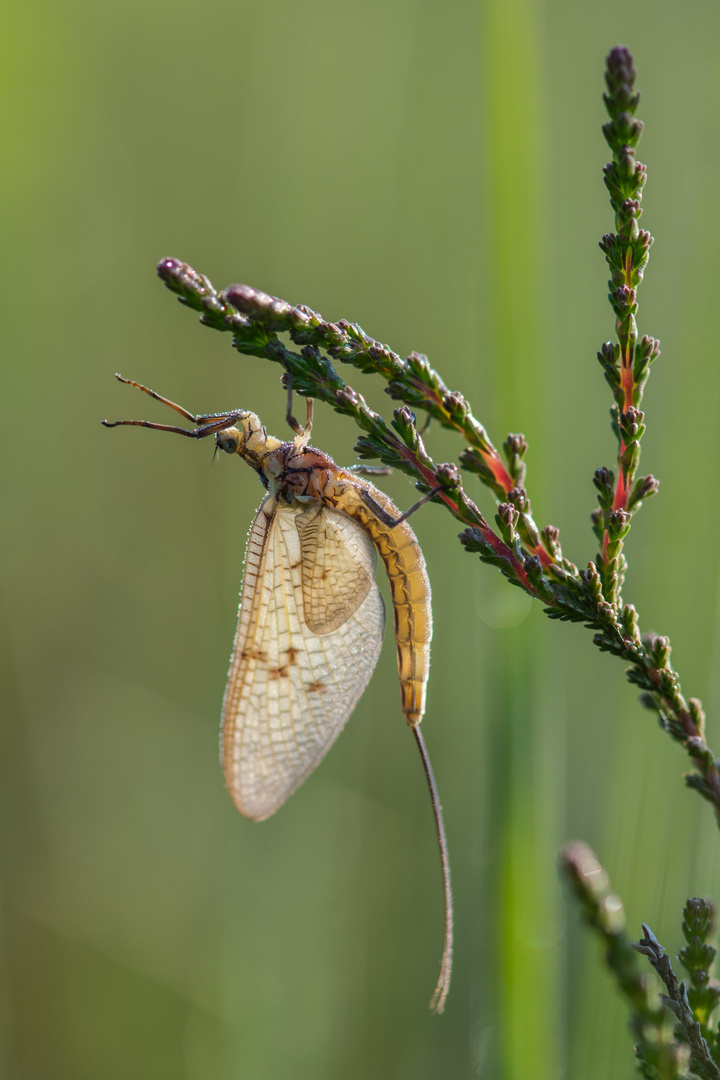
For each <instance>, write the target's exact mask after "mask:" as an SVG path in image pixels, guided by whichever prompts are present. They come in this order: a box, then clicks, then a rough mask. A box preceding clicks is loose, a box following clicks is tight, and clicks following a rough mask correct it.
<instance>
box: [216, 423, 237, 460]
mask: <svg viewBox="0 0 720 1080" xmlns="http://www.w3.org/2000/svg"><path fill="white" fill-rule="evenodd" d="M215 445H216V446H217V448H218V450H224V451H225V453H226V454H237V452H238V447H239V445H240V436H239V433H238V432H237V431H236V430H235V429H234V428H226V429H225V430H224V431H218V433H217V435H216V436H215Z"/></svg>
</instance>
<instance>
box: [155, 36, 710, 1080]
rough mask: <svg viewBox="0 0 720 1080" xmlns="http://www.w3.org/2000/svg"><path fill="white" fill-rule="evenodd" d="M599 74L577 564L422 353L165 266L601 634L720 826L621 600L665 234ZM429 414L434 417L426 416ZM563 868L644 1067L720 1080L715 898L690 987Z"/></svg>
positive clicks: (600, 889) (589, 858) (587, 867)
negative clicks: (608, 439)
mask: <svg viewBox="0 0 720 1080" xmlns="http://www.w3.org/2000/svg"><path fill="white" fill-rule="evenodd" d="M605 80H606V85H607V92H606V93H605V95H604V101H605V105H606V108H607V112H608V114H609V120H608V122H607V123H606V124H605V125H604V127H603V133H604V135H605V138H606V140H607V143H608V145H609V147H610V150H611V153H612V160H611V161H610V162H609V163H608V164H606V165H605V167H604V180H605V185H606V188H607V191H608V193H609V196H610V204H611V206H612V210H613V213H614V231H613V232H608V233H607V234H606V235H604V236H603V237H602V239H601V241H600V247H601V249H602V251H603V253H604V256H605V259H606V261H607V265H608V267H609V272H610V280H609V300H610V305H611V307H612V310H613V315H614V323H615V340H614V341H608V342H605V343H604V344H603V345H602V346H601V348H600V350H599V352H598V354H597V358H598V361H599V363H600V366H601V368H602V371H603V374H604V376H605V379H606V381H607V383H608V385H609V387H610V392H611V397H612V406H611V427H612V433H613V437H614V440H615V444H616V453H615V461H614V465H613V467H612V468H610V467H606V466H601V467H599V468H597V469H596V471H595V474H594V476H593V484H594V486H595V489H596V492H597V507H596V508H595V510H594V511H593V512H592V515H591V521H592V530H593V533H594V536H595V539H596V541H597V551H596V553H595V555H594V557H593V558H592V559H590V560H587V561H585V562H584V565H583V566H582V567H580V566H578V565H576V564H575V563H573V562H571V561H570V560H569V559H568V558H566V557H565V556H564V555H563V551H562V548H561V543H560V533H559V530H558V528H556V527H555V526H553V525H550V524H547V525H542V526H539V525H538V524H536V522H535V520H534V517H533V513H532V508H531V492H530V489H529V483H528V479H527V458H528V446H527V443H526V441H525V439H524V437H523V436H522V435H521V434H512V433H511V434H508V435H507V436H506V437H505V439H504V440H503V441H502V443H501V449H500V450H498V449H497V448H496V445H495V444H494V443H493V441H491V438H490V436H489V434H488V432H487V431H486V429H485V427H484V426H483V424H482V423H481V422H480V421H479V420H478V419H477V418H476V417H475V415H474V414H473V411H472V409H471V406H470V403H469V402H468V401H467V399H466V398H465V397H464V396H463V395H462V393H460V392H459V391H458V390H455V389H452V388H450V387H449V386H448V385H447V384H446V383H445V382H444V381H443V379H442V377H441V375H440V374H439V373H438V372H437V371H436V370H435V369H434V368H433V367H432V366H431V364H430V362H429V360H428V358H427V357H426V356H424V355H422V354H420V353H411V354H410V355H409V356H408V357H406V358H402V357H400V356H399V355H398V354H397V353H396V352H394V351H393V350H392V349H391V348H389V346H387V345H384V344H381V343H380V342H378V341H376V340H375V339H374V338H373V337H372V336H371V335H369V334H367V333H366V332H365V331H364V330H363V329H362V328H361V327H360V326H358V325H357V324H356V323H352V322H349V321H347V320H344V319H343V320H340V321H338V322H328V321H326V320H325V319H324V318H323V317H322V316H321V315H320V314H318V313H317V312H315V311H313V310H312V309H311V308H309V307H307V306H305V305H297V306H294V305H292V304H290V303H288V302H286V301H284V300H281V299H278V298H276V297H273V296H269V295H267V294H266V293H264V292H261V291H259V290H258V289H255V288H252V287H250V286H248V285H231V286H229V287H228V288H226V289H224V290H221V291H218V290H216V289H215V288H214V286H213V285H212V283H211V282H210V280H209V279H208V278H207V277H205V276H204V275H203V274H201V273H198V272H197V271H195V270H194V269H192V267H190V266H188V265H187V264H186V263H183V262H181V261H179V260H177V259H172V258H167V259H163V260H162V261H161V262H160V264H159V266H158V274H159V276H160V278H161V279H162V281H163V282H164V283H165V285H166V286H167V287H168V288H169V289H170V290H171V291H172V292H174V293H175V294H176V295H177V296H178V298H179V300H180V301H181V303H182V304H183V305H184V306H186V307H188V308H190V309H192V310H194V311H196V312H198V313H199V315H200V321H201V323H202V324H203V325H205V326H208V327H210V328H211V329H214V330H220V331H224V332H226V333H229V334H230V335H231V340H232V344H233V346H234V348H235V349H237V350H238V351H239V352H240V353H242V354H244V355H246V356H251V357H257V358H260V359H263V360H271V361H273V362H275V363H277V364H279V365H280V366H281V368H282V370H283V372H284V375H285V380H286V385H290V386H291V387H292V390H293V391H294V392H295V393H297V394H299V395H302V396H305V397H308V398H314V399H316V400H318V401H321V402H324V403H325V404H328V405H330V406H331V407H332V408H333V409H334V410H335V411H336V412H338V413H340V414H342V415H344V416H347V417H348V418H350V419H352V420H353V421H354V422H355V423H356V424H357V425H358V426H359V428H360V429H361V431H362V435H361V436H360V437H359V438H358V440H357V443H356V452H357V454H358V455H359V457H360V458H361V459H363V460H364V461H376V462H378V461H379V462H380V464H381V465H382V466H386V467H390V468H393V469H397V470H400V471H401V472H403V473H405V474H406V475H407V476H409V477H410V478H411V479H412V480H413V481H414V483H415V485H416V488H417V490H418V492H419V493H420V494H421V495H423V496H426V497H427V498H429V499H431V500H432V501H434V502H435V503H438V504H442V505H444V507H445V508H446V510H447V511H448V512H449V514H450V515H451V516H452V517H453V518H455V520H456V521H457V522H458V523H459V524H460V525H461V526H462V531H461V532H460V534H459V541H460V544H461V545H462V547H463V548H464V550H465V551H466V552H467V553H468V554H469V555H477V556H478V557H479V559H480V560H481V561H482V562H483V563H486V564H488V565H489V566H491V567H494V568H495V569H497V570H499V571H500V573H501V574H502V575H503V576H504V577H505V578H506V579H507V581H508V582H509V583H510V584H511V585H513V586H515V587H516V588H520V589H522V590H523V591H524V592H526V593H527V594H528V595H529V596H530V597H531V598H532V599H534V600H537V601H539V602H540V603H541V604H542V606H543V610H544V612H545V614H546V615H547V616H548V617H549V618H550V619H556V620H563V621H569V622H576V623H581V624H582V625H583V626H584V627H585V628H587V629H588V630H590V631H592V635H593V636H592V641H593V644H594V645H595V646H597V648H598V649H600V650H601V651H603V652H606V653H609V654H611V655H612V656H615V657H618V658H619V659H620V660H622V661H623V662H624V664H625V665H626V669H625V670H626V675H627V678H628V679H629V681H630V682H631V683H632V684H633V685H634V686H637V687H638V689H639V691H640V702H641V703H642V705H643V706H644V707H645V708H646V709H648V710H650V711H651V712H652V713H654V714H655V716H656V718H657V720H658V721H659V726H660V728H661V729H662V730H663V731H664V732H665V733H666V734H667V735H668V736H669V737H670V738H671V739H673V740H674V741H675V742H676V743H678V744H679V745H680V746H681V747H682V749H683V750H684V751H685V753H686V754H687V755H688V757H689V758H690V771H689V772H688V773H687V774H686V775H685V778H684V779H685V783H686V784H687V785H688V786H689V787H690V788H692V789H694V790H695V791H697V792H698V794H699V795H700V796H701V797H702V798H703V799H705V800H706V801H708V802H709V803H711V804H712V806H713V808H714V811H715V815H716V818H717V819H718V821H719V822H720V771H719V768H718V763H717V762H716V760H715V755H714V754H713V752H712V750H711V749H710V747H709V746H708V743H707V740H706V736H705V722H704V714H703V709H702V705H701V703H700V701H699V700H698V699H696V698H692V697H689V698H686V697H685V695H684V694H683V691H682V689H681V684H680V676H679V674H678V672H677V671H675V670H674V668H673V667H672V665H671V659H670V658H671V647H670V641H669V639H668V637H666V636H661V635H657V634H647V633H643V631H642V629H641V620H640V615H639V613H638V611H637V610H636V609H635V607H634V606H633V605H632V604H631V603H629V602H628V601H626V599H625V598H624V595H623V585H624V579H625V572H626V566H627V556H626V544H627V540H628V537H629V533H630V529H631V525H632V522H633V518H634V516H635V514H637V513H638V511H639V510H640V508H641V507H642V505H643V503H644V502H645V501H646V500H647V499H649V498H650V497H651V496H652V495H655V494H656V493H657V491H658V481H657V480H656V479H655V477H654V476H653V475H651V474H647V475H642V474H641V473H640V452H641V442H642V438H643V435H644V433H645V430H646V425H645V415H644V413H643V411H642V408H641V405H642V398H643V391H644V388H645V385H646V382H647V379H648V377H649V375H650V370H651V366H652V365H653V363H654V361H655V360H656V359H657V357H658V356H659V354H660V349H659V343H658V341H657V340H655V339H654V338H653V337H650V336H649V335H646V334H643V335H640V332H639V330H638V322H637V315H638V290H639V287H640V285H641V283H642V281H643V276H644V273H645V269H646V267H647V265H648V259H649V254H650V248H651V246H652V243H653V238H652V236H651V235H650V233H649V232H647V231H646V230H645V229H643V228H641V227H640V218H641V215H642V199H643V191H644V187H645V182H646V176H647V174H646V168H645V166H644V165H643V164H641V163H640V162H639V161H638V160H637V158H636V150H637V146H638V142H639V139H640V136H641V133H642V128H643V125H642V122H641V121H640V120H639V119H637V117H636V115H635V114H636V111H637V107H638V102H639V94H638V93H637V91H636V89H635V70H634V67H633V60H632V56H631V55H630V52H629V51H628V50H627V49H626V48H624V47H622V46H618V47H616V48H614V49H613V50H612V51H611V52H610V54H609V56H608V58H607V68H606V72H605ZM341 365H345V366H347V367H354V368H356V369H357V371H358V372H359V373H360V374H374V375H380V376H381V377H382V378H383V379H384V380H385V381H386V383H387V386H386V392H387V393H388V395H389V396H390V397H391V398H392V399H393V400H394V401H396V402H398V403H400V404H399V407H398V408H396V409H395V410H394V412H393V415H392V418H391V419H390V421H389V422H388V421H387V420H386V419H385V418H384V417H383V416H381V415H380V414H379V413H378V412H376V411H374V410H373V409H371V408H370V407H369V406H368V404H367V403H366V401H365V399H364V398H363V396H362V394H361V393H359V392H358V390H356V389H355V388H354V387H353V386H350V385H349V384H348V383H347V382H346V381H345V380H344V379H343V377H342V376H341V374H340V370H341ZM418 414H423V423H422V424H419V423H418V422H417V415H418ZM432 423H436V424H440V425H441V426H442V427H445V428H448V429H451V430H453V431H454V432H456V433H457V435H458V436H459V437H460V440H461V441H462V442H464V444H465V446H464V447H463V448H462V449H461V450H460V451H459V453H458V456H457V460H456V461H452V462H442V463H437V462H435V461H434V459H433V458H432V457H431V455H430V452H429V450H428V448H427V445H426V442H427V443H429V442H430V439H431V437H432ZM428 425H430V432H429V436H427V437H426V431H427V429H428ZM477 481H479V482H480V483H481V484H482V485H484V486H485V487H486V488H489V490H490V492H491V494H492V496H493V497H494V499H495V500H496V506H495V510H494V513H493V514H492V517H490V516H486V514H485V513H483V511H482V510H481V509H480V507H479V506H478V505H477V503H476V501H475V499H474V498H473V497H472V496H471V494H470V493H469V490H468V489H469V487H470V486H471V485H473V484H474V483H476V482H477ZM560 867H561V872H562V874H563V876H564V877H565V879H566V880H567V881H568V883H569V886H570V889H571V892H572V894H573V895H574V896H575V897H576V898H577V901H578V904H579V906H580V908H581V911H582V913H583V915H584V918H585V920H586V922H587V924H588V926H589V927H590V928H591V929H592V930H593V932H594V933H595V934H596V935H597V936H598V937H599V938H600V940H601V941H602V943H603V947H604V951H605V957H606V962H607V965H608V968H609V970H610V972H611V973H612V975H613V977H614V979H615V981H616V984H617V987H618V989H619V992H620V993H621V994H622V995H623V997H624V999H625V1000H626V1002H627V1005H628V1009H629V1013H630V1028H631V1031H632V1034H633V1038H634V1040H635V1051H636V1058H637V1064H638V1068H639V1070H640V1072H641V1073H642V1074H643V1075H644V1076H646V1077H653V1078H662V1080H666V1078H667V1080H670V1078H674V1077H693V1076H696V1077H702V1078H720V1036H719V1034H718V1031H717V1026H716V1027H715V1028H713V1026H712V1013H713V1010H714V1009H715V1008H716V1006H717V1003H718V998H719V997H720V988H718V986H717V984H716V983H715V982H714V980H713V978H712V976H711V968H712V964H713V961H714V958H715V949H714V947H713V946H712V944H711V943H710V939H711V938H712V936H713V933H714V909H713V907H712V905H711V904H710V903H709V902H707V901H706V900H702V899H697V898H695V899H690V900H688V901H687V904H686V906H685V908H684V911H683V923H682V932H683V935H684V938H685V942H686V944H685V947H684V948H683V949H682V950H681V952H680V953H679V960H680V963H681V964H682V966H683V967H684V968H685V970H686V972H687V981H679V980H678V978H677V976H676V975H675V973H674V971H673V968H672V965H671V963H670V959H669V956H668V954H667V952H666V951H665V949H664V948H663V947H662V946H661V945H660V943H659V942H658V941H657V939H656V938H655V936H654V935H653V933H652V931H651V930H650V929H649V927H647V926H646V925H645V924H642V937H641V938H640V940H639V941H638V942H635V943H633V942H632V941H631V940H630V938H629V937H628V935H627V932H626V928H625V916H624V914H623V907H622V903H621V901H620V899H619V898H618V897H617V895H615V894H614V893H613V892H612V890H611V887H610V884H609V878H608V875H607V874H606V872H605V870H604V869H603V868H602V867H601V866H600V864H599V862H598V861H597V859H596V857H595V855H594V854H593V852H592V851H591V850H590V849H589V848H588V847H587V845H585V844H583V843H582V842H579V841H575V842H573V843H571V844H568V845H567V846H566V848H565V849H564V850H563V852H562V853H561V855H560ZM641 957H645V958H646V960H647V961H648V962H649V964H650V966H651V967H652V969H654V971H655V972H656V973H657V975H658V977H659V979H660V981H661V982H662V984H663V987H664V992H663V993H662V994H660V995H658V993H657V990H656V989H655V984H654V983H653V982H651V981H650V980H649V979H648V973H647V971H646V970H644V968H643V960H642V959H641Z"/></svg>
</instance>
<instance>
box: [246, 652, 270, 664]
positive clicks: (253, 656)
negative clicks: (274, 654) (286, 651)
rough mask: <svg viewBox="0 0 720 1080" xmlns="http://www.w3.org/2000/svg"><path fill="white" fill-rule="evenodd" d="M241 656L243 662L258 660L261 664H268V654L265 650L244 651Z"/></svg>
mask: <svg viewBox="0 0 720 1080" xmlns="http://www.w3.org/2000/svg"><path fill="white" fill-rule="evenodd" d="M240 656H241V657H242V659H243V660H257V661H259V662H260V663H261V664H267V662H268V654H267V653H266V652H265V650H264V649H243V650H242V652H241V653H240Z"/></svg>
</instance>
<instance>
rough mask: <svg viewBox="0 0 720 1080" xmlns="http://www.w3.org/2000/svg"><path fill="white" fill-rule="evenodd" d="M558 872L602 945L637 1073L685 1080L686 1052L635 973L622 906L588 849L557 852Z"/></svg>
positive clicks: (577, 846)
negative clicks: (624, 1011) (626, 1014)
mask: <svg viewBox="0 0 720 1080" xmlns="http://www.w3.org/2000/svg"><path fill="white" fill-rule="evenodd" d="M559 867H560V872H561V874H562V876H563V877H564V878H565V880H566V881H567V883H568V885H569V887H570V889H571V891H572V893H573V896H574V897H575V899H576V900H577V901H578V903H579V905H580V908H581V911H582V915H583V918H584V919H585V922H586V923H587V924H588V926H590V927H591V928H592V930H593V931H594V932H595V934H596V935H597V936H598V938H599V939H600V941H601V943H602V946H603V950H604V955H605V963H606V964H607V966H608V968H609V969H610V972H611V973H612V975H613V978H614V979H615V984H616V986H617V988H618V990H619V992H620V994H621V995H622V996H623V998H624V999H625V1002H626V1004H627V1006H628V1009H629V1011H630V1020H629V1026H630V1030H631V1032H632V1035H633V1039H634V1040H635V1054H636V1057H637V1064H638V1068H639V1070H640V1072H641V1073H642V1074H643V1075H644V1076H646V1077H648V1078H653V1080H680V1078H681V1077H687V1076H688V1065H689V1063H690V1057H691V1051H690V1048H689V1046H688V1045H687V1043H686V1041H685V1040H682V1041H680V1040H678V1039H676V1038H675V1037H674V1032H673V1022H672V1019H673V1018H672V1014H671V1013H670V1012H669V1011H668V1009H666V1008H664V1007H663V1005H662V1004H661V1002H660V999H659V998H658V994H657V991H656V990H655V988H654V987H653V986H652V984H651V983H650V981H649V980H648V978H647V976H646V975H645V974H644V973H643V972H642V971H641V970H640V965H639V963H638V958H637V953H636V948H637V947H636V946H634V945H633V943H632V942H631V941H630V940H629V938H628V936H627V932H626V920H625V912H624V910H623V905H622V901H621V900H620V897H619V896H618V895H617V894H616V893H614V892H613V891H612V889H611V886H610V879H609V877H608V875H607V873H606V871H605V870H604V868H603V867H602V866H601V865H600V863H599V861H598V859H597V857H596V855H595V853H594V852H593V851H592V849H591V848H589V847H588V845H587V844H585V843H583V842H582V841H580V840H575V841H572V842H571V843H569V844H567V845H566V846H565V847H564V848H563V850H562V851H561V852H560V856H559ZM710 1060H712V1059H710ZM702 1075H703V1076H705V1075H707V1076H708V1077H710V1076H711V1075H712V1074H710V1073H707V1074H702Z"/></svg>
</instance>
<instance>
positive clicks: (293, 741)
mask: <svg viewBox="0 0 720 1080" xmlns="http://www.w3.org/2000/svg"><path fill="white" fill-rule="evenodd" d="M374 571H375V548H374V547H373V544H372V542H371V541H370V540H369V538H368V537H367V536H366V534H365V533H364V531H363V530H362V529H361V528H360V526H359V525H357V524H356V523H355V522H354V521H353V520H352V519H351V518H349V517H347V516H346V515H345V514H342V513H341V512H339V511H337V510H331V509H329V508H327V507H325V506H323V505H322V504H320V503H313V504H311V505H310V507H309V508H307V509H304V510H297V509H295V508H288V507H279V508H275V507H274V506H273V500H272V499H269V498H268V499H266V500H265V502H264V503H263V505H262V506H261V507H260V510H259V511H258V514H257V516H256V518H255V521H254V523H253V526H252V528H251V530H250V536H249V538H248V546H247V553H246V556H245V577H244V581H243V592H242V599H241V602H240V618H239V623H238V631H237V636H236V638H235V648H234V652H233V657H232V661H231V665H230V675H229V678H228V685H227V689H226V691H225V703H224V706H223V744H224V763H225V777H226V780H227V785H228V788H229V789H230V793H231V795H232V797H233V800H234V802H235V805H236V806H237V808H238V810H239V811H240V813H241V814H244V815H245V816H246V817H249V818H253V819H254V820H257V821H259V820H261V819H262V818H266V817H269V815H270V814H272V813H274V811H275V810H277V809H278V807H280V806H282V804H283V803H284V802H285V800H286V799H287V798H288V796H289V795H291V794H292V792H293V791H295V790H296V788H298V787H299V785H300V784H301V783H302V782H303V780H304V779H305V777H306V776H307V775H308V774H309V773H310V772H311V771H312V770H313V769H314V768H315V766H316V765H317V764H318V762H319V761H320V760H321V759H322V757H323V756H324V755H325V753H326V752H327V750H328V749H329V748H330V746H331V745H332V743H333V742H334V741H335V739H336V738H337V736H338V735H339V734H340V732H341V731H342V728H343V726H344V725H345V722H346V720H347V719H348V717H349V715H350V713H351V712H352V710H353V708H354V707H355V705H356V703H357V701H358V699H359V698H360V695H361V694H362V692H363V690H364V689H365V687H366V686H367V683H368V680H369V679H370V676H371V675H372V673H373V670H374V668H375V664H376V662H377V658H378V655H379V653H380V645H381V641H382V632H383V626H384V621H385V612H384V607H383V602H382V597H381V596H380V592H379V590H378V587H377V585H376V584H375V581H374Z"/></svg>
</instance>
